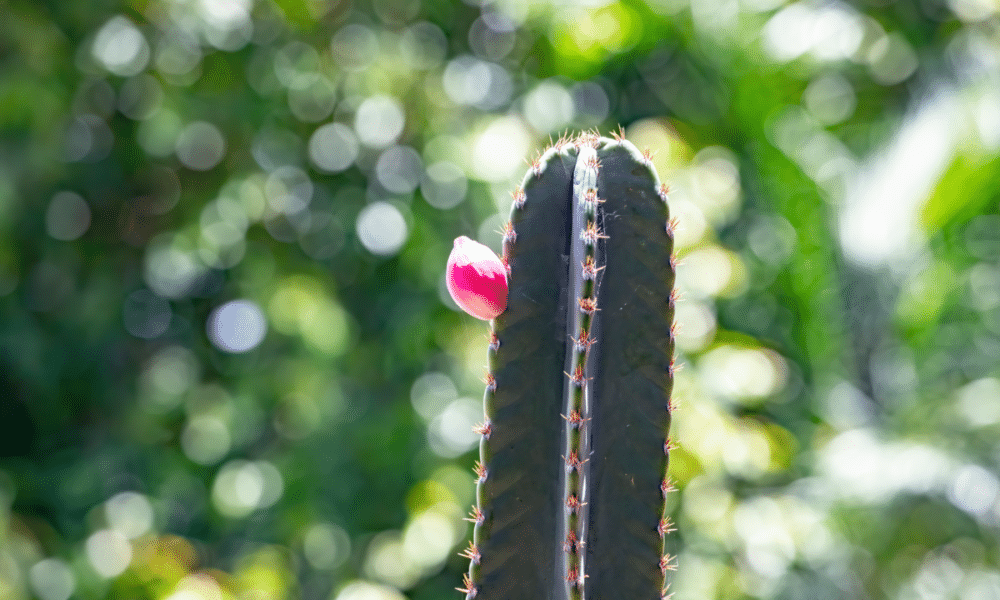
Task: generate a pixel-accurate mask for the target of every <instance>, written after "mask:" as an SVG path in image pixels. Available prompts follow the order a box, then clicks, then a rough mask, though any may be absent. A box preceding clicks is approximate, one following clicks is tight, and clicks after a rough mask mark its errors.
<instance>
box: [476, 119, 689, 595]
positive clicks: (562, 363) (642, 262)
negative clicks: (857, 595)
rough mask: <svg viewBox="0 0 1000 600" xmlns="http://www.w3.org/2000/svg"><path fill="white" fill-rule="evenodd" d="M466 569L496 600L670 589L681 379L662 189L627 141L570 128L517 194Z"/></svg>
mask: <svg viewBox="0 0 1000 600" xmlns="http://www.w3.org/2000/svg"><path fill="white" fill-rule="evenodd" d="M503 259H504V261H505V262H506V263H507V265H508V268H509V278H508V279H509V295H508V304H507V310H506V312H504V313H503V314H502V315H500V316H499V317H497V318H496V319H495V320H494V322H493V331H492V334H491V341H490V350H489V369H490V371H489V373H488V374H487V376H486V383H487V388H486V394H485V399H484V410H485V421H484V423H483V425H482V426H481V427H480V428H479V430H478V431H479V433H480V434H481V435H482V442H481V444H480V461H479V463H477V465H476V473H477V475H478V487H477V505H476V506H475V507H473V511H472V514H471V515H470V520H471V521H472V522H473V523H474V524H475V530H474V534H473V541H472V542H471V543H470V545H469V547H468V548H467V549H466V550H465V552H464V553H463V554H464V555H465V556H466V557H468V558H469V559H470V562H471V565H470V568H469V573H468V575H467V576H466V579H465V583H464V588H461V591H462V592H464V593H465V594H466V598H467V599H471V598H477V599H487V600H514V599H518V600H563V599H566V600H578V599H587V600H619V599H622V600H647V599H648V600H659V599H660V598H662V597H664V596H665V595H666V593H667V592H666V588H667V583H666V582H665V574H666V572H667V571H668V570H671V569H673V568H674V565H673V563H672V560H671V557H670V556H669V555H667V554H665V552H664V537H665V535H666V533H668V532H669V531H672V528H671V525H670V522H669V520H668V519H667V518H666V517H665V515H664V497H665V496H666V494H667V492H669V491H670V489H671V486H670V484H669V479H667V477H666V470H667V461H668V450H669V443H668V441H667V430H668V428H669V425H670V410H671V403H670V392H671V387H672V384H673V370H674V364H673V353H674V336H673V330H672V325H673V312H674V299H675V293H674V260H673V226H672V224H671V222H670V220H669V214H668V209H667V204H666V187H665V186H662V185H661V184H660V182H659V180H658V177H657V175H656V173H655V171H654V170H653V166H652V162H651V161H650V160H649V156H648V154H645V155H644V154H642V153H640V152H639V151H638V150H636V148H635V147H634V146H633V145H632V144H630V143H629V142H627V141H625V140H623V139H622V138H621V137H620V136H615V138H614V139H609V138H602V137H598V136H597V135H596V134H589V133H588V134H582V135H580V136H577V137H576V138H573V139H571V140H570V139H565V138H564V139H561V140H560V141H559V142H557V143H556V144H555V145H553V146H552V147H551V148H549V149H548V150H547V151H546V152H545V153H544V154H542V155H541V156H540V157H539V158H538V159H537V160H536V161H534V162H533V163H532V165H531V168H530V169H529V171H528V173H527V175H526V176H525V179H524V182H523V184H522V187H521V188H520V189H518V190H516V191H515V192H514V205H513V207H512V209H511V219H510V223H509V224H508V225H507V227H506V228H505V231H504V252H503Z"/></svg>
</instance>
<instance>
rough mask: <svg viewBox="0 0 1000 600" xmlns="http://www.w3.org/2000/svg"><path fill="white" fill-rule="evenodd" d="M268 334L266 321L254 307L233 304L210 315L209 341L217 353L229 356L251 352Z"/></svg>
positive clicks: (247, 304) (246, 303) (245, 302)
mask: <svg viewBox="0 0 1000 600" xmlns="http://www.w3.org/2000/svg"><path fill="white" fill-rule="evenodd" d="M265 333H267V321H266V320H265V319H264V313H263V311H261V310H260V307H259V306H257V304H256V303H254V302H252V301H250V300H233V301H232V302H227V303H226V304H223V305H222V306H220V307H218V308H216V309H215V310H214V311H212V314H211V315H209V317H208V337H209V339H210V340H211V341H212V344H213V345H215V347H216V348H218V349H220V350H224V351H226V352H232V353H240V352H247V351H249V350H253V349H254V348H256V347H257V346H258V344H260V343H261V341H262V340H263V339H264V334H265Z"/></svg>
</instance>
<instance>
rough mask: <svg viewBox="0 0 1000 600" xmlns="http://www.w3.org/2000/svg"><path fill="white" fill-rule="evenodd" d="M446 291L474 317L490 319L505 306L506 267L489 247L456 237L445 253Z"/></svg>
mask: <svg viewBox="0 0 1000 600" xmlns="http://www.w3.org/2000/svg"><path fill="white" fill-rule="evenodd" d="M447 282H448V292H449V293H450V294H451V297H452V299H454V300H455V303H456V304H458V306H459V307H460V308H461V309H462V310H464V311H465V312H467V313H469V314H470V315H472V316H473V317H476V318H477V319H482V320H484V321H489V320H490V319H493V318H495V317H496V316H497V315H499V314H500V313H502V312H503V311H505V310H507V268H506V267H504V264H503V263H502V262H500V259H499V258H498V257H497V255H496V254H494V253H493V251H492V250H490V249H489V248H488V247H486V246H484V245H482V244H480V243H479V242H476V241H473V240H470V239H469V238H467V237H465V236H464V235H463V236H459V237H457V238H455V247H454V248H452V250H451V255H450V256H449V257H448V273H447Z"/></svg>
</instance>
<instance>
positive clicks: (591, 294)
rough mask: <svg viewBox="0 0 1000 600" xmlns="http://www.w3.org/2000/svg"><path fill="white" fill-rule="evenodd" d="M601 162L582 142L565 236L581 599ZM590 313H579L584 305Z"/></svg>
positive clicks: (576, 592) (573, 506) (571, 466)
mask: <svg viewBox="0 0 1000 600" xmlns="http://www.w3.org/2000/svg"><path fill="white" fill-rule="evenodd" d="M599 167H600V164H599V163H598V160H597V151H596V150H595V149H594V148H593V147H591V146H589V145H583V144H581V147H580V150H579V154H578V155H577V159H576V167H575V169H574V172H573V199H572V203H571V207H570V209H571V211H572V215H573V216H572V219H573V222H572V228H571V234H570V240H569V243H570V254H569V284H570V285H571V286H572V288H571V289H570V292H571V293H572V295H571V298H572V301H570V302H568V303H567V306H566V323H567V324H569V326H570V327H571V328H572V333H571V334H570V338H569V340H568V347H567V349H566V357H567V365H566V366H567V370H566V376H567V378H568V385H567V389H566V408H565V412H564V413H563V419H564V420H565V421H566V422H565V424H564V429H565V434H564V436H563V437H564V438H565V440H566V444H565V448H566V450H565V453H564V454H563V460H564V461H565V462H566V475H565V479H564V480H563V497H564V498H565V508H564V511H563V512H564V519H563V527H562V530H561V534H562V535H563V538H564V540H565V541H564V542H563V551H564V552H565V554H566V571H565V579H566V584H567V588H566V595H567V597H568V598H570V600H580V599H581V598H582V597H583V579H584V575H585V571H586V565H585V561H584V556H585V553H584V546H585V543H586V540H587V519H586V515H587V509H586V506H587V498H586V481H585V478H586V474H587V469H586V468H585V465H586V463H587V461H588V456H589V454H590V442H589V435H588V427H587V422H588V421H589V420H590V403H589V402H588V396H589V390H588V387H587V386H588V382H589V381H590V380H591V379H592V378H593V373H592V366H591V365H589V364H588V362H587V356H588V354H589V352H590V347H591V344H592V343H593V338H591V337H590V329H591V326H592V322H593V319H594V313H595V312H596V305H595V302H596V298H595V294H596V286H595V282H596V279H597V271H598V267H596V264H597V261H598V254H597V246H598V242H599V241H600V240H601V238H602V237H603V236H601V234H600V232H599V231H598V224H597V215H598V211H597V207H598V205H599V203H600V201H599V200H598V197H597V172H598V169H599ZM585 306H586V307H594V309H593V310H590V309H589V308H588V310H581V309H582V308H583V307H585Z"/></svg>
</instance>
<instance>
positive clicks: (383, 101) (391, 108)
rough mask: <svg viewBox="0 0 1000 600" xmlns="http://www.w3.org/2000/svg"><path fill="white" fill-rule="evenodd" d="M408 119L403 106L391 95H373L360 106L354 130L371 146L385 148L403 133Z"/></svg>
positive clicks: (364, 142) (361, 139) (365, 143)
mask: <svg viewBox="0 0 1000 600" xmlns="http://www.w3.org/2000/svg"><path fill="white" fill-rule="evenodd" d="M405 123H406V119H405V117H404V115H403V106H402V105H401V104H400V102H399V100H397V99H395V98H393V97H391V96H372V97H371V98H367V99H365V101H364V102H362V103H361V106H359V107H358V112H357V113H356V114H355V117H354V130H355V131H357V132H358V139H359V140H360V141H361V143H362V144H364V145H365V146H368V147H370V148H385V147H386V146H390V145H392V144H393V143H395V141H396V139H397V138H399V136H400V134H401V133H403V125H404V124H405Z"/></svg>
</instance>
